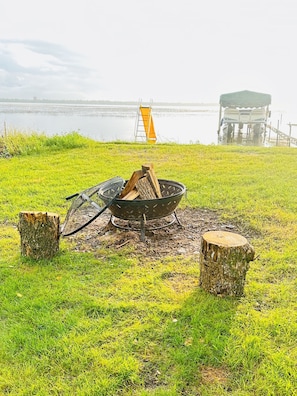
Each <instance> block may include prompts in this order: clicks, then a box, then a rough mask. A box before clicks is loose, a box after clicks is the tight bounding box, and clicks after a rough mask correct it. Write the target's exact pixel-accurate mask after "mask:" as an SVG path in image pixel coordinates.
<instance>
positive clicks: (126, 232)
mask: <svg viewBox="0 0 297 396" xmlns="http://www.w3.org/2000/svg"><path fill="white" fill-rule="evenodd" d="M176 215H177V219H178V221H179V222H178V221H175V222H174V223H173V224H171V225H169V226H166V227H165V228H158V229H155V228H156V227H159V226H162V225H164V224H167V223H166V221H167V222H169V221H171V220H172V217H171V216H170V217H167V218H165V219H161V220H154V221H153V220H151V221H150V222H147V224H146V226H145V227H146V231H145V238H144V240H141V230H140V229H139V228H140V224H138V222H134V223H133V224H132V223H131V222H130V223H129V222H127V221H123V220H120V219H113V222H114V223H116V224H117V225H118V226H121V227H127V226H128V225H129V226H132V227H133V229H122V228H118V227H116V226H115V225H114V224H113V223H112V222H111V221H110V220H111V219H110V213H108V211H106V212H104V213H102V214H101V215H100V216H99V217H98V218H97V219H96V220H94V221H93V222H92V223H91V224H89V225H88V226H87V227H85V228H83V229H82V230H81V231H79V232H77V233H76V234H74V235H72V236H68V237H67V238H68V239H69V240H70V241H71V242H72V243H73V246H74V249H75V250H76V251H81V252H88V251H96V250H98V249H100V247H102V246H104V247H108V248H111V249H115V250H120V249H122V248H124V247H126V246H132V247H134V249H133V250H135V254H137V255H141V256H143V257H146V258H161V257H166V256H179V255H182V256H191V255H197V254H199V252H200V241H201V236H202V235H203V234H204V233H205V232H207V231H212V230H217V231H218V230H223V231H230V232H235V233H240V234H241V235H243V236H245V237H248V235H244V233H242V230H240V227H238V226H236V225H234V224H229V223H223V222H221V221H220V220H219V216H218V213H216V212H214V211H210V210H206V209H192V208H186V209H179V210H177V211H176ZM179 223H180V224H179ZM135 227H136V229H134V228H135Z"/></svg>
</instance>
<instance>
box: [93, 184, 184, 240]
mask: <svg viewBox="0 0 297 396" xmlns="http://www.w3.org/2000/svg"><path fill="white" fill-rule="evenodd" d="M158 182H159V185H160V190H161V194H162V198H155V199H134V200H124V199H120V198H115V199H114V200H113V203H112V204H111V205H110V206H109V210H110V211H111V214H112V218H111V221H112V223H113V224H114V225H115V226H119V225H118V224H117V223H116V222H115V219H114V218H118V219H122V220H129V221H139V222H140V229H141V239H142V240H143V239H144V235H145V224H146V222H147V221H149V220H156V219H162V218H165V217H167V216H170V215H171V216H173V220H172V221H171V222H170V223H166V224H165V225H164V227H166V226H168V225H170V224H172V223H173V222H174V221H175V220H177V221H178V218H177V216H176V213H175V209H176V208H177V206H178V204H179V203H180V201H181V199H182V197H183V195H184V194H185V191H186V187H185V186H184V185H183V184H182V183H178V182H176V181H172V180H165V179H158ZM126 183H127V181H126ZM98 196H99V198H100V199H102V201H103V202H104V203H105V204H108V202H110V200H111V198H112V197H113V196H114V191H113V190H112V189H111V188H109V186H108V184H107V185H105V186H103V188H101V189H100V190H99V191H98ZM178 223H179V221H178ZM179 224H180V223H179ZM161 227H162V226H158V227H156V228H161ZM121 228H126V227H121Z"/></svg>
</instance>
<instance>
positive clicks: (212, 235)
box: [200, 231, 255, 297]
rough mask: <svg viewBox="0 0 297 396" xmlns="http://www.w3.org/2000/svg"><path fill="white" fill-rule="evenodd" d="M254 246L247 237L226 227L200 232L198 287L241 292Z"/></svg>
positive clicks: (226, 293)
mask: <svg viewBox="0 0 297 396" xmlns="http://www.w3.org/2000/svg"><path fill="white" fill-rule="evenodd" d="M254 256H255V251H254V248H253V247H252V246H251V245H250V244H249V243H248V241H247V240H246V238H244V237H243V236H241V235H239V234H235V233H233V232H226V231H209V232H206V233H205V234H203V235H202V239H201V254H200V287H202V288H203V289H204V290H206V291H208V292H209V293H211V294H215V295H220V296H236V297H239V296H242V295H243V291H244V284H245V277H246V273H247V271H248V269H249V262H250V261H252V260H253V259H254Z"/></svg>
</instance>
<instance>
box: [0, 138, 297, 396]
mask: <svg viewBox="0 0 297 396" xmlns="http://www.w3.org/2000/svg"><path fill="white" fill-rule="evenodd" d="M21 135H22V134H19V135H18V134H17V136H16V137H15V138H14V139H12V140H13V141H14V143H13V147H15V151H14V152H12V151H10V153H9V154H10V155H4V156H3V158H0V188H1V196H0V281H1V289H0V301H1V305H0V320H1V326H0V394H1V395H2V394H3V395H28V396H29V395H30V396H31V395H46V396H48V395H86V396H91V395H96V396H101V395H102V396H103V395H112V396H115V395H125V396H128V395H133V396H134V395H136V396H152V395H153V396H179V395H191V396H194V395H202V396H224V395H234V396H246V395H257V396H258V395H260V396H272V395H277V396H285V395H295V394H296V395H297V391H296V389H297V370H296V361H297V343H296V339H297V320H296V317H297V316H296V314H297V281H296V279H297V278H296V275H297V242H296V235H297V216H296V213H297V185H296V176H297V157H296V149H294V148H256V147H235V146H225V147H223V146H221V147H219V146H202V145H182V146H180V145H170V144H169V145H166V144H164V145H162V144H158V145H156V146H148V145H142V144H125V143H120V142H116V143H110V144H103V143H98V142H93V141H91V140H88V139H84V138H82V137H81V136H79V135H78V134H76V133H74V134H70V136H68V135H65V136H62V137H53V138H46V137H45V136H43V135H41V136H40V135H34V134H33V135H32V136H31V137H30V135H29V138H30V139H32V140H31V141H30V144H29V143H28V140H27V138H28V136H26V137H24V136H23V137H22V136H21ZM23 138H24V141H25V143H24V142H23V141H22V139H23ZM30 139H29V140H30ZM32 142H34V144H32ZM2 147H3V142H2ZM5 147H6V148H5V150H7V147H8V145H7V144H6V143H5ZM34 147H35V149H34ZM2 152H3V151H2ZM5 153H6V154H7V152H5ZM151 162H152V163H154V165H155V170H156V173H157V175H158V176H159V177H160V178H165V179H172V180H177V181H180V182H182V183H184V184H185V185H186V187H187V196H186V197H185V198H184V199H183V200H182V203H181V206H190V207H192V208H208V209H212V210H216V211H217V213H219V214H220V216H221V219H222V220H224V221H232V222H235V223H237V224H240V226H241V228H242V230H243V232H246V233H247V234H249V235H253V237H251V238H252V239H251V240H250V242H251V243H252V244H253V245H254V247H255V250H256V255H257V260H255V261H254V262H252V263H251V267H250V270H249V271H248V274H247V281H246V286H245V296H244V297H242V298H241V299H232V298H225V299H222V298H219V297H215V296H212V295H208V294H206V293H205V292H203V291H202V290H201V289H199V287H198V286H197V280H198V278H199V263H198V262H197V258H196V257H187V258H186V257H181V256H179V257H178V258H176V257H170V256H169V257H166V258H163V259H156V260H149V259H147V258H146V257H142V256H140V255H137V254H136V253H137V252H134V253H135V254H131V253H133V252H131V248H127V247H124V248H122V249H121V250H117V251H113V250H112V249H110V248H108V246H104V245H103V244H102V245H100V246H98V249H97V250H96V251H95V252H86V253H82V252H80V253H78V252H75V251H74V250H73V248H72V246H71V243H70V242H69V240H68V239H67V238H64V239H62V240H61V244H60V252H59V254H58V255H57V256H56V257H55V258H54V259H52V260H50V261H47V260H40V261H33V260H30V259H27V258H24V257H21V256H20V241H19V233H18V230H17V224H18V214H19V212H20V211H22V210H45V211H50V212H57V213H59V214H60V216H61V220H62V221H63V219H64V217H65V215H66V212H67V209H68V207H69V203H68V202H66V201H65V199H64V198H65V197H66V196H67V195H70V194H72V193H74V192H76V191H80V190H82V189H85V188H87V187H89V186H92V185H94V184H97V183H99V182H101V181H104V180H106V179H108V178H111V177H113V176H117V175H119V176H122V177H124V178H129V177H130V175H131V174H132V172H133V171H134V170H135V169H138V168H139V167H140V166H141V164H143V163H151ZM174 274H175V275H176V274H179V275H180V277H178V276H177V277H176V278H174V276H173V275H174Z"/></svg>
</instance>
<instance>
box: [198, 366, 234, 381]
mask: <svg viewBox="0 0 297 396" xmlns="http://www.w3.org/2000/svg"><path fill="white" fill-rule="evenodd" d="M201 377H202V382H203V383H204V384H213V383H220V384H223V385H225V384H226V383H227V381H228V377H229V373H228V371H227V370H226V369H224V368H220V367H210V366H208V367H206V366H204V367H202V369H201Z"/></svg>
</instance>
